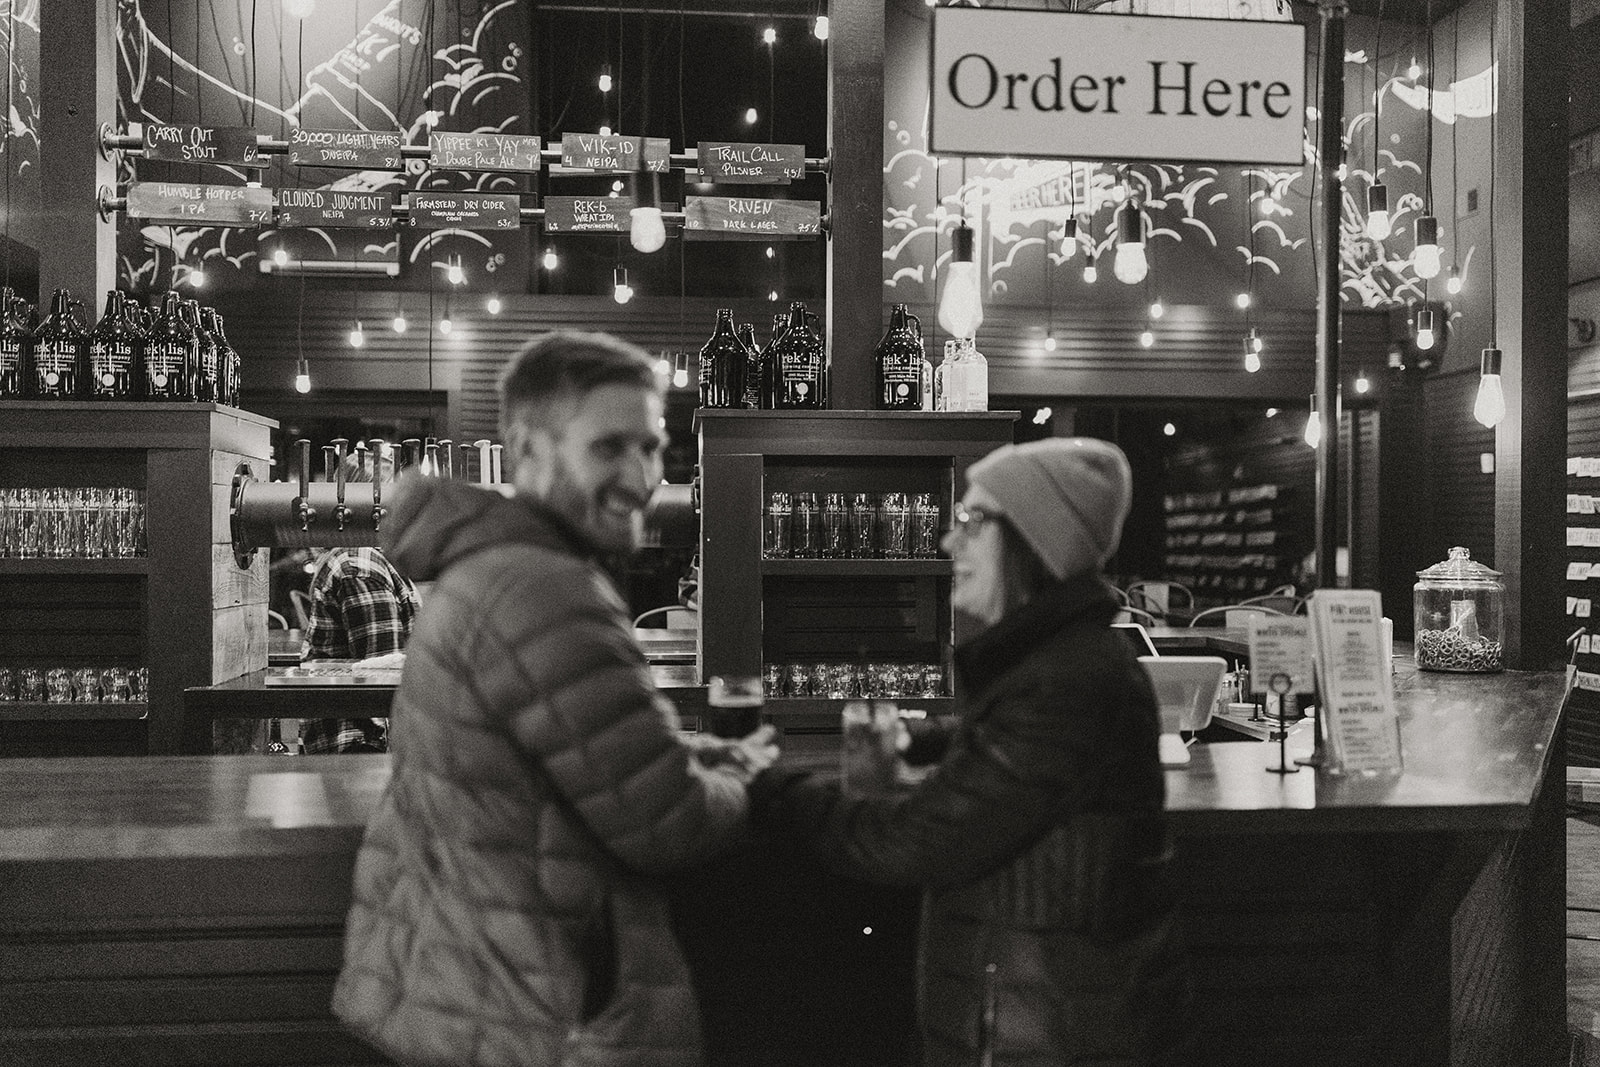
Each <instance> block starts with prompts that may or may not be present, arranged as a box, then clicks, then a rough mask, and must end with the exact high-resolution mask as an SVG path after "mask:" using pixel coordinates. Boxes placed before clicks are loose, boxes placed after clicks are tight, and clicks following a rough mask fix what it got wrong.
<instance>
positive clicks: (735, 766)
mask: <svg viewBox="0 0 1600 1067" xmlns="http://www.w3.org/2000/svg"><path fill="white" fill-rule="evenodd" d="M777 736H778V728H777V727H776V726H773V725H772V724H771V723H768V724H767V725H765V726H761V727H758V728H757V729H756V730H754V731H752V732H751V733H750V734H748V735H746V736H744V737H741V738H737V739H730V738H722V737H713V736H712V735H710V734H691V735H690V736H689V737H688V738H687V741H688V744H689V746H690V747H691V748H693V749H694V754H695V758H696V759H698V760H699V761H700V762H701V763H702V764H703V765H705V766H707V767H714V768H716V769H717V770H720V771H724V772H726V773H728V774H731V775H733V776H734V777H735V778H737V779H739V781H740V782H742V783H744V784H746V785H748V784H749V783H750V781H751V779H753V778H754V777H755V776H756V775H758V774H760V773H761V772H762V771H764V770H766V769H767V768H768V767H770V766H772V765H773V763H775V762H777V759H778V746H777V745H776V744H775V743H774V741H773V739H774V738H776V737H777Z"/></svg>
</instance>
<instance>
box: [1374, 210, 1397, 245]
mask: <svg viewBox="0 0 1600 1067" xmlns="http://www.w3.org/2000/svg"><path fill="white" fill-rule="evenodd" d="M1393 232H1394V227H1393V225H1391V224H1390V222H1389V212H1388V211H1387V210H1385V209H1383V208H1376V209H1374V210H1372V211H1370V212H1368V213H1367V236H1368V237H1370V238H1372V239H1373V240H1374V241H1384V240H1387V239H1388V237H1389V235H1390V234H1391V233H1393Z"/></svg>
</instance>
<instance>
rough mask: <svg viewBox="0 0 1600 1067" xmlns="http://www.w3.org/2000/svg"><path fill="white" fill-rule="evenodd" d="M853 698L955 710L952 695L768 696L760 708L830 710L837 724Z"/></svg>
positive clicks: (794, 711) (772, 710) (768, 711)
mask: <svg viewBox="0 0 1600 1067" xmlns="http://www.w3.org/2000/svg"><path fill="white" fill-rule="evenodd" d="M854 700H892V701H894V703H896V704H897V705H899V706H900V707H902V708H922V709H924V710H926V711H927V712H928V713H929V714H934V713H938V712H952V711H955V710H956V701H955V698H954V697H768V698H767V701H766V703H765V704H764V705H763V706H762V710H763V711H764V712H765V713H766V714H768V715H772V714H778V715H782V714H784V713H791V714H806V713H815V712H830V713H832V714H833V716H834V722H835V724H837V723H838V715H839V711H840V709H842V708H843V707H844V706H845V705H846V704H848V703H850V702H851V701H854Z"/></svg>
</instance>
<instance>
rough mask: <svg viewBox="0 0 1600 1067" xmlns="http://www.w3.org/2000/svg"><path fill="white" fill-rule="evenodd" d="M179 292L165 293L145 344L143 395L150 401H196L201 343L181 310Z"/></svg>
mask: <svg viewBox="0 0 1600 1067" xmlns="http://www.w3.org/2000/svg"><path fill="white" fill-rule="evenodd" d="M182 299H183V298H182V297H180V296H179V295H178V294H177V293H173V292H168V293H164V294H162V297H161V311H160V313H159V314H157V315H156V320H155V322H154V323H153V324H152V325H151V327H150V334H149V336H148V337H146V338H145V344H144V395H145V396H146V397H147V398H148V399H150V400H193V399H194V369H195V365H196V364H197V363H199V361H200V352H199V342H198V341H197V339H196V338H195V335H194V331H193V330H191V329H189V324H188V323H186V322H184V320H183V315H182V313H181V312H180V310H179V305H180V303H181V301H182Z"/></svg>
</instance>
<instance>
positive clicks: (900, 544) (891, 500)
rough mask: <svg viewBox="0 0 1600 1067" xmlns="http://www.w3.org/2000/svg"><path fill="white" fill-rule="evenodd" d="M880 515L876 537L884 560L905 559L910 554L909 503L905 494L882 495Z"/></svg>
mask: <svg viewBox="0 0 1600 1067" xmlns="http://www.w3.org/2000/svg"><path fill="white" fill-rule="evenodd" d="M881 515H882V520H881V522H882V525H881V526H880V527H879V530H878V536H879V539H880V542H881V544H882V546H883V555H884V558H885V559H905V558H906V557H907V556H909V555H910V554H911V503H910V501H909V500H908V499H907V497H906V494H904V493H885V494H883V509H882V511H881Z"/></svg>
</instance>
